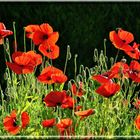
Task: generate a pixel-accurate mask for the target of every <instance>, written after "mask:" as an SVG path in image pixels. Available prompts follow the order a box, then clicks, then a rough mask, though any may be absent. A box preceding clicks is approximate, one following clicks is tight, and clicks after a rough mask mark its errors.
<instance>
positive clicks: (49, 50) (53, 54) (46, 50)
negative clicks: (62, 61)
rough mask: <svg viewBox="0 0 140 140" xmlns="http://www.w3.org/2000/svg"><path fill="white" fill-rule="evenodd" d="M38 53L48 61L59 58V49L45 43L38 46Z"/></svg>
mask: <svg viewBox="0 0 140 140" xmlns="http://www.w3.org/2000/svg"><path fill="white" fill-rule="evenodd" d="M39 51H40V52H41V53H42V54H43V55H44V56H47V57H48V58H50V59H56V58H58V56H59V47H58V46H57V45H49V44H48V43H47V42H46V43H43V44H41V45H40V46H39Z"/></svg>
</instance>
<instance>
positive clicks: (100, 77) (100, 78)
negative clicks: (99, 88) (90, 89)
mask: <svg viewBox="0 0 140 140" xmlns="http://www.w3.org/2000/svg"><path fill="white" fill-rule="evenodd" d="M92 79H93V80H96V81H97V82H99V83H100V84H104V83H107V82H109V81H110V80H111V79H110V78H108V73H107V76H106V75H104V74H101V75H93V76H92Z"/></svg>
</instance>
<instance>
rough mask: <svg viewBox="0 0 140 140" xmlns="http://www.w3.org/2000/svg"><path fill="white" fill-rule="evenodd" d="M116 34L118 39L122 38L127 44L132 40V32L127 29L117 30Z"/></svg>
mask: <svg viewBox="0 0 140 140" xmlns="http://www.w3.org/2000/svg"><path fill="white" fill-rule="evenodd" d="M118 36H119V37H120V39H122V40H124V41H125V43H126V44H129V43H131V42H132V41H133V40H134V36H133V34H132V33H130V32H128V31H124V30H123V29H119V30H118Z"/></svg>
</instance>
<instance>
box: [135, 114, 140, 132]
mask: <svg viewBox="0 0 140 140" xmlns="http://www.w3.org/2000/svg"><path fill="white" fill-rule="evenodd" d="M134 124H135V126H136V128H137V129H138V130H140V115H138V116H137V118H136V119H135V121H134Z"/></svg>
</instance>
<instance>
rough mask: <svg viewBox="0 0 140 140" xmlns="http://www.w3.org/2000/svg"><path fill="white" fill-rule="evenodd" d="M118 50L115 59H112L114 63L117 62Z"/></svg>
mask: <svg viewBox="0 0 140 140" xmlns="http://www.w3.org/2000/svg"><path fill="white" fill-rule="evenodd" d="M119 52H120V50H118V51H117V54H116V57H115V61H114V63H116V62H117V59H118V56H119Z"/></svg>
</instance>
